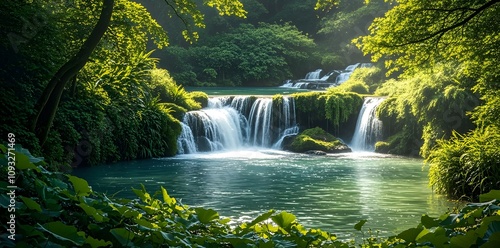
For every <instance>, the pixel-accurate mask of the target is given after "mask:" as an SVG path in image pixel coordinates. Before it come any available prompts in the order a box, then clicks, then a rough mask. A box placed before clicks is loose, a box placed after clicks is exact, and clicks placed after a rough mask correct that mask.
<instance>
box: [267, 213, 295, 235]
mask: <svg viewBox="0 0 500 248" xmlns="http://www.w3.org/2000/svg"><path fill="white" fill-rule="evenodd" d="M271 219H272V220H273V221H274V223H276V225H278V226H279V227H281V228H283V229H285V230H286V231H290V227H291V226H292V223H293V222H294V221H295V220H296V219H297V217H295V215H293V214H291V213H287V212H285V211H283V212H281V213H279V214H277V215H275V216H273V217H272V218H271Z"/></svg>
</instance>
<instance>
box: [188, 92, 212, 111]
mask: <svg viewBox="0 0 500 248" xmlns="http://www.w3.org/2000/svg"><path fill="white" fill-rule="evenodd" d="M188 95H189V97H191V98H192V99H193V100H195V101H196V102H197V103H199V104H200V106H201V108H206V107H207V106H208V95H207V93H205V92H202V91H192V92H189V94H188Z"/></svg>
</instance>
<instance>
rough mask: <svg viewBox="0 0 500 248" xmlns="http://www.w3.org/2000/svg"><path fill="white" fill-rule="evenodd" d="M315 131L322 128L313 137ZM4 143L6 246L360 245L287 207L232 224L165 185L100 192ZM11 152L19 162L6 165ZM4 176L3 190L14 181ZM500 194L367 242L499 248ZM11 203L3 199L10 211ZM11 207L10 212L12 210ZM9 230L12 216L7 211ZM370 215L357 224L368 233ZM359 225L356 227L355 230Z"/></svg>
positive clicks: (375, 244)
mask: <svg viewBox="0 0 500 248" xmlns="http://www.w3.org/2000/svg"><path fill="white" fill-rule="evenodd" d="M314 134H317V132H316V131H314V132H313V135H314ZM8 148H11V147H6V146H4V145H0V155H1V157H0V162H1V163H0V164H1V167H0V171H1V173H2V174H4V175H6V174H7V171H15V173H16V180H15V185H16V186H17V189H16V190H15V194H16V195H15V197H14V198H12V199H13V201H15V212H11V214H15V216H16V218H15V222H16V225H15V236H11V237H12V238H15V239H16V240H15V242H13V240H12V239H10V237H9V234H7V233H6V234H3V235H1V236H0V240H1V242H2V245H3V246H4V247H46V246H55V247H60V246H63V247H67V246H72V247H80V246H83V247H108V246H117V247H124V246H131V247H137V246H144V245H148V246H150V247H163V246H175V247H355V243H353V242H351V241H339V240H337V239H336V237H335V235H333V234H330V233H328V232H325V231H322V230H319V229H306V228H304V227H303V226H302V225H301V224H299V223H298V222H297V219H296V217H295V216H294V215H293V214H291V213H287V212H279V213H277V212H276V211H274V210H270V211H268V212H266V213H263V214H261V215H260V216H258V217H257V218H255V219H254V220H252V221H251V222H245V223H241V224H238V225H236V226H230V225H229V224H228V223H229V221H230V220H229V219H227V218H222V217H221V216H220V215H219V213H217V212H216V211H214V210H212V209H205V208H191V207H188V206H186V205H183V204H181V203H180V202H178V201H177V200H176V199H175V198H172V197H171V196H169V195H168V192H167V190H166V189H165V188H163V187H160V191H158V192H156V193H155V194H153V195H151V194H149V193H148V192H147V191H146V189H145V188H144V187H143V186H142V187H140V188H139V189H132V190H133V192H134V193H135V194H136V195H137V197H138V198H137V199H122V198H115V197H113V196H110V195H107V194H103V193H99V192H95V191H93V190H92V188H91V187H90V186H89V185H88V182H87V181H85V180H84V179H81V178H78V177H75V176H72V175H68V174H63V173H60V172H52V171H49V170H46V169H45V168H46V166H47V164H46V163H45V162H44V161H43V159H40V158H36V157H33V156H32V155H31V154H30V153H29V152H28V151H27V150H25V149H22V148H20V147H16V149H15V150H14V147H12V149H11V150H8ZM7 156H9V157H13V156H15V158H16V165H15V167H12V168H10V167H8V166H5V165H6V164H7V161H8V159H7ZM5 179H6V177H3V178H2V180H1V181H0V188H2V191H3V192H6V191H8V190H7V186H8V185H11V184H10V183H8V182H7V181H5ZM498 198H500V191H492V192H490V193H488V194H484V195H482V196H481V201H482V202H484V203H480V204H479V203H477V204H468V205H467V206H466V207H464V208H463V209H461V210H460V211H459V212H457V213H447V214H444V215H442V216H440V217H439V218H432V217H429V216H427V215H423V216H422V218H421V221H420V223H419V224H418V225H417V226H416V227H414V228H410V229H408V230H405V231H403V232H401V233H399V234H397V235H395V236H391V237H388V238H385V237H373V236H372V237H368V238H366V239H365V238H363V240H362V241H361V242H362V245H363V247H410V246H411V247H429V246H435V247H442V246H448V245H449V246H452V247H454V246H457V245H465V246H466V247H471V246H475V245H477V246H479V245H482V247H495V246H494V245H495V244H497V242H499V240H500V239H499V238H500V231H499V230H500V215H499V213H500V200H495V199H498ZM11 202H12V200H11V199H10V198H9V195H7V194H2V195H1V196H0V207H1V208H2V209H4V211H5V212H6V211H7V209H8V208H10V207H9V204H10V203H11ZM9 211H10V210H9ZM1 220H2V221H1V223H2V224H1V225H2V228H4V230H8V229H9V228H10V225H9V224H8V222H11V219H10V216H8V215H7V214H4V215H2V216H1ZM366 222H367V220H361V221H360V222H359V223H357V224H356V225H355V226H354V229H355V230H356V232H359V231H361V230H362V228H363V225H364V224H365V223H366ZM354 229H353V231H354Z"/></svg>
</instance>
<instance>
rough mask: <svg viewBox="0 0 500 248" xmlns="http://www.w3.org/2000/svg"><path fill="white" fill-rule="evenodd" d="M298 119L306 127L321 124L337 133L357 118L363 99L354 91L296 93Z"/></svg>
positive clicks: (294, 95)
mask: <svg viewBox="0 0 500 248" xmlns="http://www.w3.org/2000/svg"><path fill="white" fill-rule="evenodd" d="M292 96H293V98H294V99H295V105H296V113H297V121H298V123H300V124H301V125H304V126H305V127H313V125H319V126H320V127H321V128H323V129H325V130H327V131H328V132H330V133H333V134H335V135H339V134H341V133H342V132H343V131H344V130H345V128H344V127H343V128H341V126H342V125H344V124H346V123H347V122H348V121H349V120H350V119H351V118H356V117H357V114H358V111H359V109H360V107H361V105H362V104H363V99H362V98H361V96H359V95H358V94H356V93H352V92H307V93H295V94H293V95H292Z"/></svg>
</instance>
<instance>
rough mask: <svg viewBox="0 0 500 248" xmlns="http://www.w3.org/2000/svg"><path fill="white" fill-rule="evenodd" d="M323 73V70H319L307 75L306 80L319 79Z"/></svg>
mask: <svg viewBox="0 0 500 248" xmlns="http://www.w3.org/2000/svg"><path fill="white" fill-rule="evenodd" d="M321 71H323V70H322V69H317V70H315V71H312V72H309V73H307V74H306V77H305V79H319V74H320V73H321Z"/></svg>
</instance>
